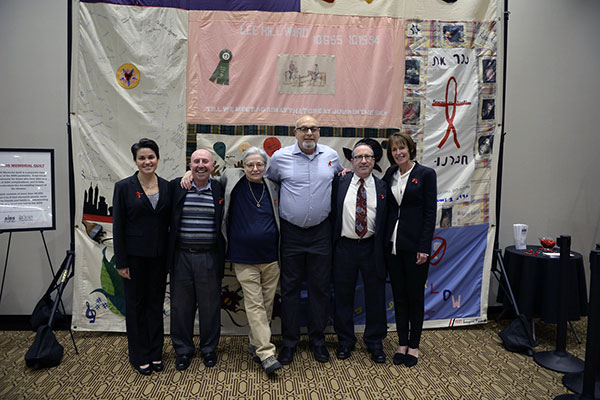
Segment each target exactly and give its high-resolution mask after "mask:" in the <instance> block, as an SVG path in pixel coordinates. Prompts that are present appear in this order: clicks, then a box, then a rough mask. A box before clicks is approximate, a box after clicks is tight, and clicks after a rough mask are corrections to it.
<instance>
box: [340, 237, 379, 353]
mask: <svg viewBox="0 0 600 400" xmlns="http://www.w3.org/2000/svg"><path fill="white" fill-rule="evenodd" d="M374 240H375V238H374V237H371V238H369V239H365V240H352V239H347V238H344V237H342V238H340V239H338V240H337V241H336V245H335V252H334V257H333V259H334V262H333V281H334V289H335V291H334V296H335V317H334V327H335V332H336V334H337V336H338V341H339V344H340V346H346V347H354V345H355V344H356V336H355V335H354V320H353V315H354V296H355V291H356V281H357V279H358V271H360V275H361V276H362V280H363V288H364V291H363V295H364V299H365V300H364V301H365V315H366V324H365V333H364V336H363V340H364V342H365V345H366V346H367V348H368V349H369V350H375V349H378V350H381V349H383V345H382V341H383V339H385V336H386V334H387V321H386V312H385V279H383V278H380V277H378V276H377V273H376V270H375V251H374Z"/></svg>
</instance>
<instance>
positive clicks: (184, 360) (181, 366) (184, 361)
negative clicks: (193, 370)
mask: <svg viewBox="0 0 600 400" xmlns="http://www.w3.org/2000/svg"><path fill="white" fill-rule="evenodd" d="M191 362H192V358H191V357H190V356H187V355H183V356H178V357H177V359H176V360H175V369H176V370H177V371H183V370H185V369H187V367H189V366H190V363H191Z"/></svg>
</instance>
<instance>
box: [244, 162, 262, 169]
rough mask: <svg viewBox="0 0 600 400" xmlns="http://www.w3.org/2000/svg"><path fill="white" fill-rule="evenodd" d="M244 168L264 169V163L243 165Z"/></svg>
mask: <svg viewBox="0 0 600 400" xmlns="http://www.w3.org/2000/svg"><path fill="white" fill-rule="evenodd" d="M245 166H246V168H248V169H254V168H256V169H263V168H264V167H265V163H261V162H257V163H249V164H245Z"/></svg>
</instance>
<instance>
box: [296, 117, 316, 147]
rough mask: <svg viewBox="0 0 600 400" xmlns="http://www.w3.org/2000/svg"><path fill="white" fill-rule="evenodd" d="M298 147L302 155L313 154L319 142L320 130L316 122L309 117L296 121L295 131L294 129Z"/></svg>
mask: <svg viewBox="0 0 600 400" xmlns="http://www.w3.org/2000/svg"><path fill="white" fill-rule="evenodd" d="M294 134H295V135H296V140H297V141H298V147H300V150H302V152H303V153H306V154H313V153H314V152H315V149H316V148H317V142H318V141H319V138H320V137H321V135H320V130H319V124H318V123H317V120H316V119H314V118H313V117H312V116H310V115H304V116H302V117H300V118H298V120H297V121H296V129H294Z"/></svg>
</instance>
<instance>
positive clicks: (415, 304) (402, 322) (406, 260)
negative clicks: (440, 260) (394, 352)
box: [387, 251, 429, 349]
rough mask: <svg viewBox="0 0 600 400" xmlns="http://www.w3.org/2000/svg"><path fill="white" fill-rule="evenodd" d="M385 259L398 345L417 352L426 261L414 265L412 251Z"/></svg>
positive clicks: (398, 253) (426, 267) (422, 307)
mask: <svg viewBox="0 0 600 400" xmlns="http://www.w3.org/2000/svg"><path fill="white" fill-rule="evenodd" d="M387 258H388V262H387V265H388V271H389V274H390V281H391V284H392V292H393V295H394V314H395V316H396V331H397V333H398V344H399V345H400V346H408V347H410V348H413V349H418V348H419V342H420V341H421V332H422V331H423V317H424V313H425V282H426V281H427V274H428V273H429V260H427V261H426V262H425V263H423V264H421V265H417V253H416V252H414V251H413V252H410V251H398V252H397V254H396V255H393V254H391V253H388V255H387Z"/></svg>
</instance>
